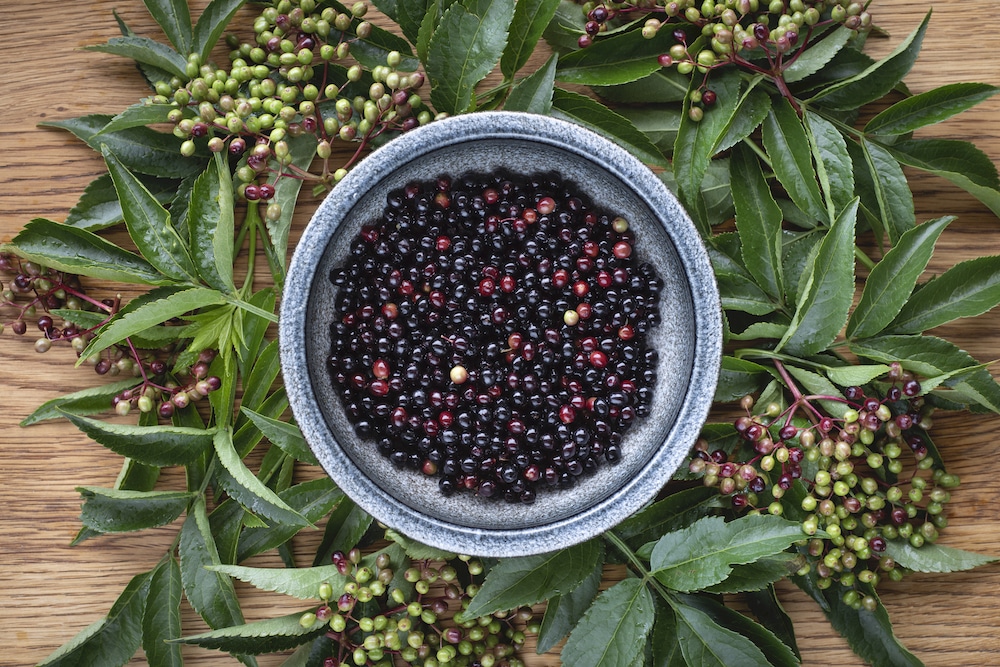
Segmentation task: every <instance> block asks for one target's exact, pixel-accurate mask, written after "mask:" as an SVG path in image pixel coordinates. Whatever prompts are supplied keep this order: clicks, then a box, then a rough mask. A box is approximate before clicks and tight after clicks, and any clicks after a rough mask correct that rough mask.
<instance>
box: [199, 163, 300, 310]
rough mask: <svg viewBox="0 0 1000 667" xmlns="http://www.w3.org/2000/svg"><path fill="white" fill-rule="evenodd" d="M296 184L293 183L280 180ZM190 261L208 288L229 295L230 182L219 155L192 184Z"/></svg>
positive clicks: (231, 269)
mask: <svg viewBox="0 0 1000 667" xmlns="http://www.w3.org/2000/svg"><path fill="white" fill-rule="evenodd" d="M284 180H296V179H284ZM187 225H188V238H189V239H190V243H189V246H190V248H191V259H192V261H193V263H194V265H195V266H196V267H197V268H196V270H197V273H198V275H199V276H200V277H201V279H202V280H204V281H205V283H207V284H208V285H209V286H211V287H214V288H215V289H217V290H219V291H221V292H233V291H235V290H236V287H235V286H234V284H233V230H234V228H235V220H234V215H233V182H232V178H231V176H230V174H229V165H228V164H227V163H226V161H225V158H224V157H223V156H222V154H221V153H217V154H216V156H215V159H214V160H213V161H212V162H210V163H209V165H208V168H207V169H205V171H204V172H202V174H201V175H200V176H199V177H198V178H197V180H195V182H194V188H193V189H192V191H191V202H190V205H189V206H188V213H187Z"/></svg>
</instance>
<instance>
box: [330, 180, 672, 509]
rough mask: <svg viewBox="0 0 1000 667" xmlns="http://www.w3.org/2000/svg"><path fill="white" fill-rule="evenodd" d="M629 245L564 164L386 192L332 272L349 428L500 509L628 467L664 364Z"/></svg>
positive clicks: (655, 291) (649, 277) (647, 292)
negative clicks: (626, 455)
mask: <svg viewBox="0 0 1000 667" xmlns="http://www.w3.org/2000/svg"><path fill="white" fill-rule="evenodd" d="M634 240H635V239H634V234H633V232H631V231H630V230H629V227H628V224H627V221H626V220H625V219H624V218H622V217H620V216H616V215H614V214H611V213H608V212H605V211H602V210H600V209H598V208H596V207H595V206H594V205H593V204H592V203H591V202H590V201H589V200H588V199H587V198H586V197H584V196H583V195H581V194H579V192H578V189H577V188H576V186H575V185H574V184H572V183H569V182H566V181H564V180H562V178H561V177H559V176H557V175H554V174H534V175H529V176H520V175H515V174H512V173H507V172H499V173H494V174H480V173H472V174H466V175H463V176H460V177H452V176H440V177H438V178H436V179H434V180H427V181H422V182H411V183H408V184H407V185H405V186H404V187H402V188H400V189H398V190H395V191H393V192H391V193H389V195H388V197H387V205H386V207H385V209H384V211H383V212H382V215H381V217H380V218H379V219H377V220H373V221H371V222H370V223H369V224H367V225H365V226H364V227H362V229H361V230H360V232H359V234H358V236H357V237H356V239H355V240H354V242H353V244H352V246H351V249H350V253H349V256H348V258H347V259H346V260H345V262H344V264H343V265H342V266H340V267H339V268H337V269H335V270H334V271H332V272H331V275H330V279H331V280H332V282H333V284H334V285H335V286H336V287H337V293H336V297H335V299H336V303H335V307H336V313H337V316H336V320H335V321H334V322H332V323H331V324H330V329H331V334H332V336H331V339H332V343H331V348H330V352H329V358H328V369H329V373H330V377H331V381H332V383H333V385H334V389H335V391H336V392H337V394H338V395H339V397H340V398H341V400H342V405H343V408H344V411H345V413H346V415H347V417H348V419H349V420H350V421H351V422H352V423H353V424H354V429H355V431H356V433H357V434H358V435H359V436H360V437H361V438H362V439H364V440H370V441H372V442H373V443H375V444H376V446H377V449H378V451H379V452H380V453H381V454H382V455H383V456H385V457H386V458H387V459H388V460H389V461H391V462H392V463H393V464H395V465H397V466H400V467H404V468H410V469H413V470H419V471H422V472H423V473H424V474H427V475H438V476H439V488H440V490H441V492H442V493H444V494H445V495H448V494H451V493H454V492H458V491H461V490H466V491H471V492H474V493H477V494H478V495H480V496H483V497H494V498H503V499H505V500H507V501H508V502H524V503H530V502H533V501H534V500H535V499H536V497H537V494H538V491H539V490H541V489H542V488H546V487H552V488H566V487H570V486H573V485H575V484H576V483H577V482H578V480H579V479H580V477H581V476H584V475H586V474H590V473H592V472H593V471H595V470H596V469H597V468H598V467H599V466H600V465H602V463H614V462H616V461H618V460H619V459H620V458H621V457H622V454H623V452H622V437H621V436H622V434H624V433H625V432H626V431H628V429H629V428H631V427H632V425H633V424H634V423H635V422H636V421H637V420H639V419H641V418H642V417H643V416H645V415H648V414H649V412H650V406H651V403H652V399H653V387H654V385H655V383H656V370H657V363H658V358H657V354H656V351H655V350H654V349H652V348H650V347H649V345H648V334H649V332H650V330H652V329H653V328H654V327H656V326H657V324H658V323H659V321H660V313H659V300H660V290H661V286H662V282H661V280H660V278H659V277H658V276H657V274H656V272H655V270H654V269H653V267H652V266H651V265H649V264H648V263H644V262H642V261H641V260H640V259H639V258H638V257H637V253H635V252H633V245H634Z"/></svg>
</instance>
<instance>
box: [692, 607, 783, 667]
mask: <svg viewBox="0 0 1000 667" xmlns="http://www.w3.org/2000/svg"><path fill="white" fill-rule="evenodd" d="M672 607H673V610H674V617H675V619H676V623H677V643H678V644H679V645H680V647H681V654H682V655H683V656H684V660H685V661H686V662H687V664H689V665H698V667H729V666H730V665H741V667H768V666H769V665H770V663H769V662H768V661H767V659H766V658H765V657H764V654H763V653H761V651H760V649H759V648H757V647H756V646H754V644H753V642H751V641H750V640H749V639H748V638H747V637H744V636H743V635H741V634H739V633H737V632H733V631H732V630H729V629H727V628H724V627H722V626H721V625H719V624H718V623H716V622H715V621H713V620H712V618H711V617H710V616H709V615H708V614H706V613H705V612H703V611H701V610H700V609H697V608H695V607H691V606H689V605H686V604H683V603H677V602H675V603H674V604H673V605H672Z"/></svg>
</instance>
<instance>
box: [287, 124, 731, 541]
mask: <svg viewBox="0 0 1000 667" xmlns="http://www.w3.org/2000/svg"><path fill="white" fill-rule="evenodd" d="M567 136H572V137H573V139H574V142H573V143H572V144H567V142H566V138H567ZM512 137H516V138H519V139H522V140H527V141H540V142H544V143H549V144H552V145H556V146H558V147H560V148H564V149H567V150H569V151H570V152H573V153H576V154H578V155H580V156H581V157H583V158H586V159H589V160H591V161H593V162H596V163H597V164H598V165H603V166H604V167H607V166H608V165H609V163H611V164H613V165H614V170H615V173H616V175H617V176H618V177H619V178H620V179H621V180H622V181H623V182H625V183H627V184H629V185H630V186H632V187H631V189H632V190H633V192H634V194H635V195H636V196H637V197H638V198H639V199H641V200H642V201H643V202H644V203H645V204H646V205H647V206H648V207H649V209H650V210H651V211H653V212H654V214H655V215H656V217H657V219H658V221H659V223H660V224H661V225H662V226H663V227H664V230H665V231H666V233H667V236H668V237H669V239H670V241H671V242H672V243H673V244H674V246H675V248H676V250H677V253H678V255H679V257H680V260H681V262H680V263H681V266H682V268H684V270H685V273H686V275H685V279H686V281H687V284H688V286H689V289H690V292H689V296H690V298H691V302H692V303H691V306H692V315H693V317H694V326H693V332H694V341H693V350H692V359H691V375H690V379H689V387H690V388H691V389H688V391H687V392H686V395H685V397H684V400H683V401H682V402H681V405H680V409H679V412H678V414H677V417H676V420H675V424H674V425H673V427H671V428H670V429H669V430H668V431H667V433H666V437H665V438H664V440H663V442H661V443H660V444H659V446H658V447H657V449H656V451H655V452H654V454H653V456H651V458H650V460H649V461H648V462H647V463H646V464H644V465H643V466H642V467H641V468H640V470H639V472H638V474H636V475H635V476H634V477H633V478H632V479H630V480H628V481H627V482H626V483H625V484H624V485H622V486H621V487H620V488H618V489H617V490H616V491H614V492H613V493H611V494H610V495H609V496H606V497H605V498H604V499H602V500H600V501H599V502H597V503H595V504H593V505H592V506H590V507H587V508H585V509H583V510H581V511H580V512H578V513H575V514H572V515H570V516H567V517H564V518H562V519H559V520H555V521H552V522H550V523H543V524H540V525H535V526H530V527H524V528H518V529H489V528H478V527H473V526H468V525H463V524H458V523H452V522H448V521H445V520H442V519H439V518H437V517H431V516H429V515H426V514H424V513H422V512H420V511H419V510H417V509H415V508H412V507H410V506H408V505H406V504H403V503H401V502H399V501H398V500H396V499H395V498H394V497H392V496H391V495H390V494H388V493H387V492H386V491H385V490H383V489H382V488H380V487H379V486H378V485H376V484H375V483H374V482H372V481H371V480H369V479H368V478H367V476H366V475H365V474H364V473H363V471H361V470H360V468H358V467H357V466H356V464H355V463H354V462H353V461H351V459H350V457H349V456H347V455H346V453H343V452H341V453H342V454H343V455H342V456H332V457H331V456H321V455H320V453H319V452H317V457H318V458H319V460H320V462H321V465H322V467H323V468H324V470H325V471H326V473H327V474H328V475H329V476H330V477H331V478H332V479H333V480H334V481H335V483H337V485H338V486H339V487H340V488H341V490H343V491H344V492H345V494H347V496H348V497H350V498H351V499H352V500H353V501H354V502H355V503H356V504H357V505H358V506H359V507H361V508H362V509H363V510H365V511H366V512H368V513H369V514H371V515H372V516H373V517H375V518H376V519H377V520H378V521H380V522H382V523H385V524H386V525H389V526H390V527H392V528H394V529H395V530H397V531H399V532H401V533H403V534H405V535H408V536H410V537H413V538H416V539H419V540H420V541H421V542H424V543H426V544H428V545H429V546H432V547H436V548H439V549H443V550H445V551H449V552H454V553H464V554H470V555H481V556H494V557H509V556H525V555H531V554H536V553H542V552H548V551H552V550H554V549H555V548H560V547H566V546H570V545H572V544H576V543H579V542H582V541H585V540H586V539H589V538H591V537H595V536H597V535H599V534H601V533H603V532H604V531H606V530H609V529H611V528H613V527H614V526H615V525H617V524H618V523H620V522H621V521H623V520H624V519H626V518H628V517H629V516H630V515H632V514H633V513H635V512H636V511H638V510H639V509H641V508H642V507H643V506H644V505H645V504H647V503H648V502H649V501H650V500H652V498H653V497H654V496H655V495H656V493H657V492H658V491H659V490H660V489H661V488H662V486H663V484H664V483H665V482H666V479H665V478H664V470H663V469H662V468H658V466H657V465H656V464H657V462H658V460H659V458H660V457H659V456H658V455H657V454H659V452H660V451H661V450H663V449H664V448H665V447H666V446H667V445H668V443H673V445H674V446H677V443H687V446H688V447H690V446H691V445H693V444H694V442H695V440H696V439H697V437H698V435H699V433H700V430H701V427H702V425H703V423H704V421H705V419H706V418H707V416H708V412H709V409H710V408H711V405H712V399H713V397H714V393H715V387H716V384H717V381H718V376H719V371H720V359H721V354H722V309H721V303H720V298H719V292H718V287H717V284H716V282H715V276H714V272H713V270H712V266H711V262H710V261H709V257H708V253H707V251H706V249H705V246H704V243H703V241H702V238H701V235H700V234H699V233H698V231H697V229H696V227H695V226H694V223H693V222H692V221H691V219H690V217H689V216H688V214H687V213H686V212H685V211H684V210H683V208H682V207H681V206H680V203H679V202H678V201H677V199H676V197H675V196H674V195H673V194H672V193H671V192H670V191H669V190H668V189H667V188H666V186H665V185H664V183H663V181H662V180H660V178H659V177H658V176H657V175H656V174H655V173H654V172H653V171H652V170H651V169H650V168H649V167H648V166H646V165H645V164H643V163H642V162H641V161H640V160H639V159H638V158H636V157H634V156H633V155H632V154H631V153H629V152H628V151H627V150H625V149H624V148H622V147H621V146H619V145H618V144H616V143H614V142H612V141H611V140H609V139H606V138H605V137H603V136H601V135H599V134H597V133H596V132H594V131H592V130H589V129H587V128H585V127H583V126H581V125H577V124H575V123H571V122H570V121H567V120H562V119H559V118H555V117H552V116H543V115H539V114H529V113H523V112H514V111H482V112H475V113H470V114H463V115H458V116H451V117H448V118H444V119H441V120H437V121H434V122H432V123H430V124H428V125H425V126H422V127H418V128H416V129H414V130H411V131H410V132H407V133H405V134H402V135H400V136H399V137H397V138H394V139H392V140H391V141H389V142H387V143H386V144H384V145H382V146H381V147H379V148H377V149H376V150H374V151H373V152H372V153H371V154H369V155H368V156H367V157H365V158H364V159H363V160H361V161H359V163H358V164H357V165H356V166H355V167H354V168H353V169H352V170H351V171H350V172H349V173H348V174H347V175H346V176H345V177H344V178H343V179H342V180H341V181H340V182H339V183H338V184H337V185H336V186H335V187H334V189H333V190H332V192H331V193H330V194H329V195H328V197H327V200H324V202H322V203H321V204H320V206H319V207H317V211H316V213H315V214H314V216H313V218H312V219H311V220H310V222H309V224H308V225H307V226H306V228H305V230H304V231H303V233H302V236H301V237H300V239H299V241H298V243H297V244H296V247H295V249H294V252H293V256H292V259H291V261H290V262H289V265H288V269H287V271H286V279H285V285H284V288H283V295H282V300H281V307H280V311H279V322H278V337H279V351H280V362H281V368H282V374H283V377H284V381H285V389H286V392H287V395H288V400H289V404H290V406H291V410H292V414H293V415H294V417H295V419H296V422H297V423H298V426H299V429H300V430H301V431H302V434H303V436H304V437H305V439H306V442H307V443H314V442H324V443H326V442H332V443H333V445H334V448H336V449H338V450H340V446H339V444H337V438H336V436H335V434H334V433H333V432H332V430H331V429H330V427H329V425H328V423H327V422H326V420H325V419H324V418H323V417H322V411H321V409H320V407H319V406H318V404H317V402H316V400H315V395H314V394H313V392H312V391H311V390H310V385H311V380H310V372H309V368H308V364H309V361H308V358H307V348H308V341H307V336H306V331H307V328H306V326H305V321H306V317H307V310H308V309H307V306H308V304H309V301H310V295H311V291H312V285H313V282H314V280H315V279H316V278H317V269H318V266H319V264H320V260H321V259H322V257H323V256H324V253H325V252H326V250H327V247H328V241H329V239H330V238H331V237H332V235H333V233H334V232H335V231H336V229H337V228H338V227H339V224H340V221H341V220H342V219H343V218H344V217H345V216H346V215H347V214H349V213H350V211H351V210H352V208H353V207H354V206H355V205H356V204H357V203H358V202H359V201H360V200H361V198H362V197H364V195H365V194H366V193H367V191H368V190H369V189H370V188H369V186H368V184H369V183H378V182H380V181H381V180H382V179H384V178H385V177H387V176H389V175H390V174H392V173H393V172H394V171H395V170H397V169H398V168H399V166H400V165H401V164H403V163H404V162H407V161H411V160H413V159H417V158H419V157H421V156H423V155H424V154H426V153H429V152H432V151H437V150H439V149H441V148H442V147H445V146H450V145H454V144H458V143H462V142H466V141H470V140H488V139H496V138H512ZM333 197H336V199H335V200H333V201H332V202H331V201H330V200H331V198H333ZM330 208H332V209H333V210H332V211H330V210H329V209H330ZM321 211H323V212H324V214H325V216H326V220H320V221H318V219H319V213H320V212H321ZM664 212H670V216H669V220H667V219H666V216H665V215H664ZM331 213H332V214H333V215H331ZM668 221H669V222H670V224H666V223H667V222H668ZM319 278H323V277H322V276H319ZM692 392H694V393H693V394H692ZM692 395H693V396H694V398H695V399H696V400H691V399H692ZM310 446H311V447H312V444H310ZM313 449H314V451H315V449H316V448H315V447H313ZM331 449H332V448H331ZM673 472H674V471H673V470H670V471H669V473H668V474H672V473H673ZM553 544H555V545H557V546H555V547H553Z"/></svg>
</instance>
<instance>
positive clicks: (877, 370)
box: [823, 364, 890, 387]
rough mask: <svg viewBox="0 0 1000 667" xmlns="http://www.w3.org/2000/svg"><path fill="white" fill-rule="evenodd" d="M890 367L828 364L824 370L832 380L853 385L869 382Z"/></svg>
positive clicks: (845, 385) (886, 371) (843, 384)
mask: <svg viewBox="0 0 1000 667" xmlns="http://www.w3.org/2000/svg"><path fill="white" fill-rule="evenodd" d="M889 369H890V367H889V366H886V365H885V364H864V365H860V366H854V365H849V366H836V367H833V366H828V367H827V368H825V369H824V370H823V372H824V373H826V377H828V378H829V379H830V382H833V383H834V384H836V385H839V386H841V387H853V386H856V385H863V384H868V383H869V382H871V381H872V380H874V379H875V378H878V377H882V376H883V375H885V374H886V373H888V372H889Z"/></svg>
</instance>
